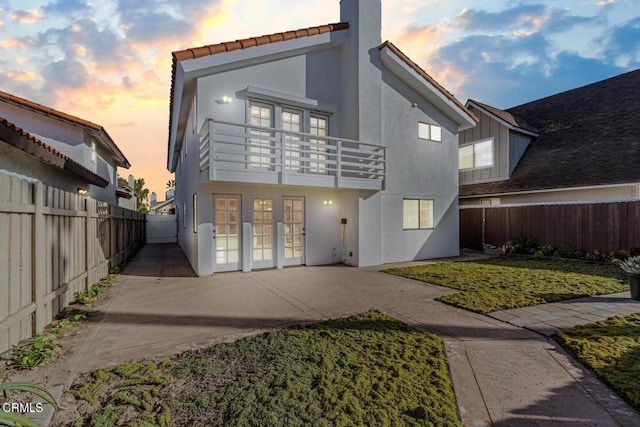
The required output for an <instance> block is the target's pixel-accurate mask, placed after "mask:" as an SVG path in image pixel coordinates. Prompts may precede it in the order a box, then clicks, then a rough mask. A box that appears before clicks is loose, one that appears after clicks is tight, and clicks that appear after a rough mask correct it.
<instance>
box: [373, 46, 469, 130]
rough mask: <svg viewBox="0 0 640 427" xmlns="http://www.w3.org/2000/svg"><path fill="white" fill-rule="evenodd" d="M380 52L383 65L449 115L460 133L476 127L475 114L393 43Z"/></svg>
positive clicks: (381, 48) (382, 48) (382, 47)
mask: <svg viewBox="0 0 640 427" xmlns="http://www.w3.org/2000/svg"><path fill="white" fill-rule="evenodd" d="M379 50H380V59H381V60H382V63H383V65H385V66H386V67H387V68H388V69H389V70H390V71H392V72H393V73H394V74H396V75H397V76H398V77H399V78H400V79H402V80H403V81H404V82H405V83H407V84H409V86H411V87H412V88H413V89H415V90H417V91H418V92H419V93H420V94H421V95H423V96H425V98H426V99H428V100H429V101H430V102H432V103H434V105H436V106H438V107H439V108H440V109H441V110H442V111H443V112H445V113H447V115H448V116H449V117H450V118H452V119H453V120H454V121H455V122H456V124H458V131H463V130H465V129H470V128H473V127H475V126H476V124H477V123H478V120H477V118H476V117H475V116H474V115H473V113H471V112H470V111H469V110H468V109H467V108H466V107H465V106H464V105H462V103H461V102H460V101H458V100H457V99H456V98H455V97H454V96H453V95H452V94H450V93H449V92H447V91H446V89H444V88H443V87H442V86H441V85H440V84H439V83H438V82H436V81H435V80H434V79H433V78H432V77H431V76H429V74H427V73H426V71H424V70H423V69H422V68H420V67H419V66H418V65H417V64H416V63H415V62H413V61H412V60H411V59H410V58H409V57H408V56H406V55H405V54H404V53H402V51H400V49H398V48H397V47H396V46H395V45H393V43H391V42H389V41H386V42H384V43H383V44H382V45H381V46H380V47H379Z"/></svg>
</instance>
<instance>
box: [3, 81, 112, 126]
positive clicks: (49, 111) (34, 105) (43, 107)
mask: <svg viewBox="0 0 640 427" xmlns="http://www.w3.org/2000/svg"><path fill="white" fill-rule="evenodd" d="M0 98H2V99H4V100H6V101H8V102H13V103H15V104H18V105H22V106H25V107H28V108H31V109H34V110H37V111H39V112H41V113H45V114H50V115H53V116H57V117H59V118H61V119H64V120H68V121H70V122H74V123H77V124H81V125H84V126H87V127H90V128H92V129H95V130H104V128H103V127H102V126H101V125H99V124H96V123H93V122H90V121H89V120H85V119H81V118H80V117H77V116H74V115H72V114H68V113H64V112H62V111H60V110H56V109H55V108H51V107H47V106H46V105H43V104H39V103H37V102H34V101H31V100H28V99H26V98H22V97H19V96H17V95H13V94H11V93H8V92H4V91H1V90H0Z"/></svg>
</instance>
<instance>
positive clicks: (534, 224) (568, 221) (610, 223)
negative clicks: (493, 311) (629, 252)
mask: <svg viewBox="0 0 640 427" xmlns="http://www.w3.org/2000/svg"><path fill="white" fill-rule="evenodd" d="M482 211H484V212H485V218H486V220H485V223H484V225H483V223H482V221H479V220H478V218H481V217H482ZM483 227H484V242H483V241H482V236H483ZM518 237H529V238H534V239H536V240H537V241H538V243H539V244H552V245H554V246H557V247H565V248H575V249H579V250H581V251H585V252H587V251H593V250H594V249H598V250H600V251H603V252H611V251H617V250H622V249H631V248H640V201H624V202H603V203H575V204H573V203H564V204H538V205H520V206H513V205H506V206H499V205H498V206H473V207H467V206H464V207H461V211H460V246H461V247H463V248H465V247H466V248H472V249H482V245H483V243H487V244H492V245H497V246H499V245H502V244H504V242H506V241H507V240H511V239H514V238H518Z"/></svg>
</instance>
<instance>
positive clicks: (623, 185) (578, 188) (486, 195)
mask: <svg viewBox="0 0 640 427" xmlns="http://www.w3.org/2000/svg"><path fill="white" fill-rule="evenodd" d="M628 186H637V187H638V188H639V191H640V183H635V182H628V183H626V184H604V185H589V186H584V187H563V188H546V189H543V190H526V191H513V192H509V193H504V192H503V193H482V194H473V195H468V196H459V198H460V199H473V198H480V197H482V198H486V197H499V196H514V195H520V194H537V193H552V192H554V191H581V190H600V189H606V188H618V187H628ZM625 200H633V199H625ZM607 201H609V200H607ZM576 203H583V202H576Z"/></svg>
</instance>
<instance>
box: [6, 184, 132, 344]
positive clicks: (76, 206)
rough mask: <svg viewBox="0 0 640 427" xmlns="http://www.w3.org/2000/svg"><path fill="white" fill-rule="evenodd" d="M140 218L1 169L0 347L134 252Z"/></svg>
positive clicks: (37, 327)
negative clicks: (11, 174) (9, 173)
mask: <svg viewBox="0 0 640 427" xmlns="http://www.w3.org/2000/svg"><path fill="white" fill-rule="evenodd" d="M113 216H117V218H113ZM144 224H145V223H144V215H142V214H139V213H137V212H133V211H127V210H125V209H121V208H116V209H112V208H110V206H109V205H108V204H107V203H104V202H96V201H95V200H92V199H88V198H85V197H81V196H79V195H77V194H73V193H67V192H64V191H61V190H59V189H56V188H52V187H45V186H44V185H42V184H41V183H31V182H29V181H27V180H24V179H21V178H18V177H15V176H9V175H6V174H3V173H0V236H3V237H5V238H3V239H0V284H4V285H2V286H0V352H2V351H4V350H6V349H7V348H8V347H10V346H11V345H13V344H15V343H17V342H18V341H19V340H21V339H24V338H28V337H30V336H33V335H34V334H35V333H38V332H40V331H42V329H43V328H44V326H45V325H46V324H48V323H50V322H51V321H52V320H53V319H54V317H55V316H56V315H57V314H58V313H59V312H60V311H61V310H62V309H63V308H64V306H65V305H66V304H68V303H69V302H70V301H71V300H72V297H73V294H74V293H75V292H78V291H81V290H84V289H87V287H88V286H89V285H91V284H93V283H96V282H97V281H98V280H99V279H100V278H102V277H104V276H105V275H106V274H107V273H108V272H109V269H110V268H111V267H113V266H116V265H118V264H120V263H122V262H123V261H125V260H126V258H127V257H128V256H130V255H131V254H133V253H135V252H136V250H137V249H138V248H139V247H140V246H142V245H143V244H144V238H145V228H144Z"/></svg>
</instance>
